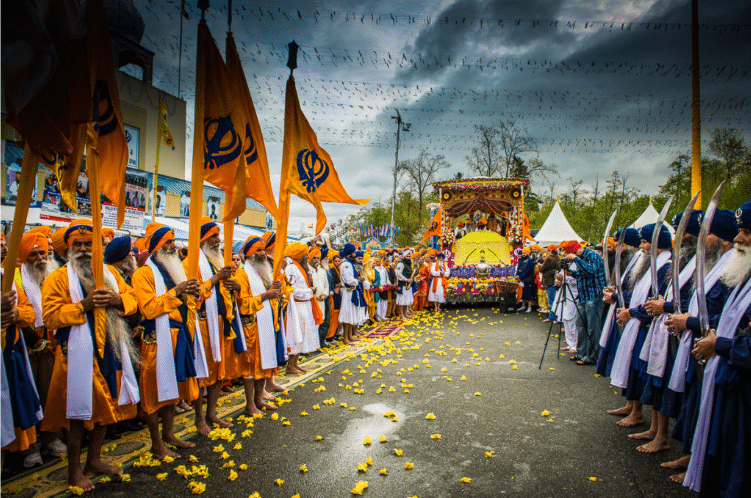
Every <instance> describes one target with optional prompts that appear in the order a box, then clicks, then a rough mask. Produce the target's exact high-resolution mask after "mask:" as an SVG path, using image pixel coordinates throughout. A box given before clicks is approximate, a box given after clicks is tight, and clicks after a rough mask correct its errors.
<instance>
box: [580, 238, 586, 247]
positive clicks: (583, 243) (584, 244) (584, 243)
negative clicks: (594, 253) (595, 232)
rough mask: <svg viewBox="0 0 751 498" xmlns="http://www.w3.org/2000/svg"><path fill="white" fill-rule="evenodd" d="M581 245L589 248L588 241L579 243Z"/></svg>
mask: <svg viewBox="0 0 751 498" xmlns="http://www.w3.org/2000/svg"><path fill="white" fill-rule="evenodd" d="M579 245H580V246H582V247H587V241H586V240H582V241H581V242H579Z"/></svg>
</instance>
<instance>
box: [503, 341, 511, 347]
mask: <svg viewBox="0 0 751 498" xmlns="http://www.w3.org/2000/svg"><path fill="white" fill-rule="evenodd" d="M503 345H504V346H511V343H510V342H504V343H503Z"/></svg>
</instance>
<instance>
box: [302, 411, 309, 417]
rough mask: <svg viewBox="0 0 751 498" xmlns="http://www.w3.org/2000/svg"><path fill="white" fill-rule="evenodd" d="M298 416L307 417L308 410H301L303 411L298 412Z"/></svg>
mask: <svg viewBox="0 0 751 498" xmlns="http://www.w3.org/2000/svg"><path fill="white" fill-rule="evenodd" d="M300 416H301V417H307V416H308V412H306V411H305V410H303V411H301V412H300Z"/></svg>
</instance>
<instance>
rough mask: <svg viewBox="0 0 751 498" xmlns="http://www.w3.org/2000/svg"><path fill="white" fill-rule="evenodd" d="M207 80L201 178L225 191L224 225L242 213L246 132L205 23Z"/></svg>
mask: <svg viewBox="0 0 751 498" xmlns="http://www.w3.org/2000/svg"><path fill="white" fill-rule="evenodd" d="M198 29H199V30H205V33H204V34H205V36H204V38H203V39H204V40H205V46H204V47H203V50H205V54H206V59H205V61H206V72H205V74H206V80H205V82H204V87H203V98H204V110H203V127H202V136H203V178H204V180H206V181H207V182H209V183H211V184H213V185H215V186H217V187H219V188H220V189H222V190H224V193H225V200H224V206H225V207H224V221H228V220H231V219H233V218H237V217H238V216H240V215H241V214H242V213H243V212H244V211H245V180H246V174H245V168H244V167H243V166H244V165H245V157H244V154H243V141H244V140H243V136H244V131H243V129H244V128H245V126H244V120H243V114H242V112H241V106H240V103H239V99H238V96H237V92H236V91H235V88H233V87H234V84H233V83H232V82H231V80H230V76H229V72H228V70H227V66H226V64H225V63H224V59H222V55H221V54H220V53H219V49H218V48H217V46H216V42H215V41H214V38H213V37H212V36H211V32H210V31H209V28H208V26H207V25H206V24H205V23H201V24H200V25H199V28H198Z"/></svg>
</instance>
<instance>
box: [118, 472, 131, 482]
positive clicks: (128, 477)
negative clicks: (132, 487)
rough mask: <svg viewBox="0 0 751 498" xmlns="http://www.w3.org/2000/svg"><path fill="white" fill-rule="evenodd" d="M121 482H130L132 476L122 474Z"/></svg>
mask: <svg viewBox="0 0 751 498" xmlns="http://www.w3.org/2000/svg"><path fill="white" fill-rule="evenodd" d="M120 482H130V474H120Z"/></svg>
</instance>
